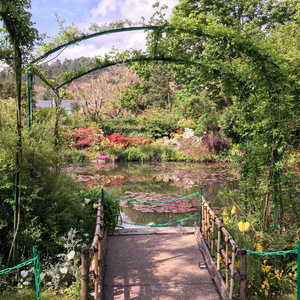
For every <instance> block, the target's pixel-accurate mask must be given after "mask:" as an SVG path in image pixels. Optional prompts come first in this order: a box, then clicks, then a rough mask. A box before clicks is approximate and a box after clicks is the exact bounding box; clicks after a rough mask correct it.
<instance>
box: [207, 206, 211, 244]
mask: <svg viewBox="0 0 300 300" xmlns="http://www.w3.org/2000/svg"><path fill="white" fill-rule="evenodd" d="M207 204H208V206H209V208H210V205H211V203H210V202H207ZM210 236H211V233H210V214H209V213H208V212H207V245H208V247H209V245H210Z"/></svg>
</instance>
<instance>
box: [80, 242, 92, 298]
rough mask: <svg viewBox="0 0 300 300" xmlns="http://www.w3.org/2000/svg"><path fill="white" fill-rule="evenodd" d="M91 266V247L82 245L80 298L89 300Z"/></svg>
mask: <svg viewBox="0 0 300 300" xmlns="http://www.w3.org/2000/svg"><path fill="white" fill-rule="evenodd" d="M89 266H90V252H89V247H82V248H81V276H80V278H81V290H80V300H88V299H89Z"/></svg>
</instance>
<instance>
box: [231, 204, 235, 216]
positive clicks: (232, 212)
mask: <svg viewBox="0 0 300 300" xmlns="http://www.w3.org/2000/svg"><path fill="white" fill-rule="evenodd" d="M235 212H236V206H235V205H233V206H232V210H231V214H232V215H233V214H234V213H235Z"/></svg>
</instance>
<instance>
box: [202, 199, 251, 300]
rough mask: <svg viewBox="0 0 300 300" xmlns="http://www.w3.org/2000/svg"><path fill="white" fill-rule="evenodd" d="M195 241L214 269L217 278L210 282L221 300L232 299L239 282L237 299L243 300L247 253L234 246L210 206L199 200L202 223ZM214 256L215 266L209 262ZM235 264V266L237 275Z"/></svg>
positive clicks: (232, 239) (230, 237)
mask: <svg viewBox="0 0 300 300" xmlns="http://www.w3.org/2000/svg"><path fill="white" fill-rule="evenodd" d="M196 238H197V240H198V243H199V245H200V244H201V245H200V246H201V247H205V249H206V250H207V252H208V251H209V253H207V255H205V256H206V259H208V260H209V262H208V264H209V266H208V267H209V268H210V271H212V272H213V269H217V272H218V274H214V275H215V276H214V279H215V281H216V284H217V285H218V286H219V291H220V293H221V296H222V298H223V299H233V297H234V288H235V284H237V282H239V285H240V287H239V298H240V299H241V300H244V299H246V264H247V262H246V255H247V252H246V250H245V249H241V248H240V247H239V246H238V245H237V243H236V242H235V240H234V238H233V237H232V236H231V235H230V233H229V232H228V231H227V229H226V228H225V227H224V225H223V222H222V219H221V218H219V217H218V216H217V215H216V214H215V213H214V212H213V211H212V209H211V207H210V203H209V202H206V201H205V199H204V197H203V196H202V222H201V224H200V230H199V229H198V231H197V230H196ZM204 244H205V245H204ZM204 252H205V251H204ZM214 252H216V263H214V261H213V260H212V259H211V257H212V256H214V254H213V253H214ZM204 254H205V253H204ZM209 257H210V259H209ZM236 264H239V272H238V271H237V266H236ZM221 275H222V276H221Z"/></svg>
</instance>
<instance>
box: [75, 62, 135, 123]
mask: <svg viewBox="0 0 300 300" xmlns="http://www.w3.org/2000/svg"><path fill="white" fill-rule="evenodd" d="M139 81H140V78H139V77H138V75H137V74H135V73H134V72H133V71H132V70H130V69H129V68H128V67H126V66H113V67H110V68H109V69H107V70H106V71H104V72H102V73H101V74H100V75H99V77H98V78H97V79H92V80H90V82H88V83H76V84H73V85H72V89H73V90H74V91H75V92H76V93H77V94H78V95H80V97H81V98H82V99H84V100H86V101H87V104H88V110H89V113H90V114H91V115H92V119H93V121H97V119H98V118H101V117H102V116H106V117H109V118H117V117H119V116H126V109H125V108H126V107H128V105H125V107H124V100H123V98H124V95H126V93H129V92H130V91H131V89H132V88H134V84H137V83H138V82H139ZM136 96H137V97H138V95H136Z"/></svg>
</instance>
